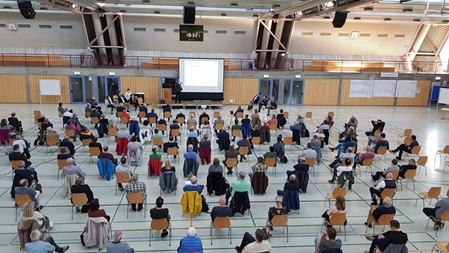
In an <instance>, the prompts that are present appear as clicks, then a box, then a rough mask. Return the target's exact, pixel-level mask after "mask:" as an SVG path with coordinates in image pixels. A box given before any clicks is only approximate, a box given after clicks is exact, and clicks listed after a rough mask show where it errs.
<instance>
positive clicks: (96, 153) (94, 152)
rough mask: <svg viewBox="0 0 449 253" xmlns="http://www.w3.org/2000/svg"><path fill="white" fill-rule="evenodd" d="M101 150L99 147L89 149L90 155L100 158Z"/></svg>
mask: <svg viewBox="0 0 449 253" xmlns="http://www.w3.org/2000/svg"><path fill="white" fill-rule="evenodd" d="M100 153H101V152H100V149H99V148H98V147H89V154H90V156H99V155H100Z"/></svg>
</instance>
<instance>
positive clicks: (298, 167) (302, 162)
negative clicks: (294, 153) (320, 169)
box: [287, 157, 310, 177]
mask: <svg viewBox="0 0 449 253" xmlns="http://www.w3.org/2000/svg"><path fill="white" fill-rule="evenodd" d="M309 167H310V165H308V164H307V163H306V158H304V157H300V158H299V159H298V163H297V164H295V165H294V166H293V169H294V170H287V177H290V175H291V174H295V175H296V174H298V173H299V172H309Z"/></svg>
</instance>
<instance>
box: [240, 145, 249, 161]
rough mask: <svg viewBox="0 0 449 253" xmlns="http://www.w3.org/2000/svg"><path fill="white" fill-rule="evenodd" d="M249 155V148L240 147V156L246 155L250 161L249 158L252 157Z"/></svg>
mask: <svg viewBox="0 0 449 253" xmlns="http://www.w3.org/2000/svg"><path fill="white" fill-rule="evenodd" d="M248 153H249V147H248V146H245V147H239V155H244V156H247V157H248V161H249V157H250V155H248Z"/></svg>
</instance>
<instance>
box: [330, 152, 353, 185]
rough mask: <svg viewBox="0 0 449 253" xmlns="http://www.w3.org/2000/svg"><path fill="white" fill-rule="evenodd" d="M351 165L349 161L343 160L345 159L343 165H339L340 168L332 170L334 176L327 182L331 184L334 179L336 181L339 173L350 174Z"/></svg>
mask: <svg viewBox="0 0 449 253" xmlns="http://www.w3.org/2000/svg"><path fill="white" fill-rule="evenodd" d="M351 164H352V161H351V159H349V158H345V159H344V160H343V164H342V165H340V166H338V167H336V168H334V174H333V176H332V179H331V180H329V183H331V184H333V183H334V181H335V179H337V178H338V177H339V176H340V174H341V173H343V172H345V171H348V172H351V171H352V166H351Z"/></svg>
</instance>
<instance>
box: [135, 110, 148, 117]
mask: <svg viewBox="0 0 449 253" xmlns="http://www.w3.org/2000/svg"><path fill="white" fill-rule="evenodd" d="M137 117H139V118H146V117H147V114H146V113H145V112H144V111H140V112H139V114H137Z"/></svg>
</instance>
